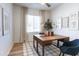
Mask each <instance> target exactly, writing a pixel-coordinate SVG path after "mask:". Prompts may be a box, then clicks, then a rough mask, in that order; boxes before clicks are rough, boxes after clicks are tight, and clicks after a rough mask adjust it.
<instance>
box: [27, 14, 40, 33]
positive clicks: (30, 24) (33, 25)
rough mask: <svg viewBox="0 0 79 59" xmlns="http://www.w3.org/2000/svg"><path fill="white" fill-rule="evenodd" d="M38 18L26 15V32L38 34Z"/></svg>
mask: <svg viewBox="0 0 79 59" xmlns="http://www.w3.org/2000/svg"><path fill="white" fill-rule="evenodd" d="M40 20H41V19H40V16H35V15H27V32H40Z"/></svg>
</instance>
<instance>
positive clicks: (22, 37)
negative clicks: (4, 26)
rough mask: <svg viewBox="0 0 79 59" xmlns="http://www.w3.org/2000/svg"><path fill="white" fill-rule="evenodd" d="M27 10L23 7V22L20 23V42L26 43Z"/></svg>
mask: <svg viewBox="0 0 79 59" xmlns="http://www.w3.org/2000/svg"><path fill="white" fill-rule="evenodd" d="M27 10H28V9H27V8H24V7H21V13H20V14H21V17H20V18H21V21H20V42H24V41H25V36H26V31H25V29H26V28H25V27H26V25H25V17H26V15H27Z"/></svg>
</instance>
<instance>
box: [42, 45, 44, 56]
mask: <svg viewBox="0 0 79 59" xmlns="http://www.w3.org/2000/svg"><path fill="white" fill-rule="evenodd" d="M42 56H44V45H43V46H42Z"/></svg>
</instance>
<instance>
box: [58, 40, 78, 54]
mask: <svg viewBox="0 0 79 59" xmlns="http://www.w3.org/2000/svg"><path fill="white" fill-rule="evenodd" d="M78 52H79V39H75V40H73V41H69V42H64V43H63V45H62V46H60V54H59V56H60V55H61V54H62V55H63V56H64V54H69V55H72V56H75V55H77V54H78Z"/></svg>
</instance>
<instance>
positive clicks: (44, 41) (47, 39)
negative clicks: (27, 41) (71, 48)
mask: <svg viewBox="0 0 79 59" xmlns="http://www.w3.org/2000/svg"><path fill="white" fill-rule="evenodd" d="M54 40H57V41H58V43H59V41H60V40H61V41H62V40H63V41H69V37H66V36H61V35H54V36H44V35H33V47H34V48H35V50H36V52H37V53H38V55H40V54H39V51H38V44H40V45H41V46H42V56H44V47H45V46H47V45H50V44H51V43H52V41H54ZM35 41H36V43H35ZM35 45H36V46H35Z"/></svg>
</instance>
